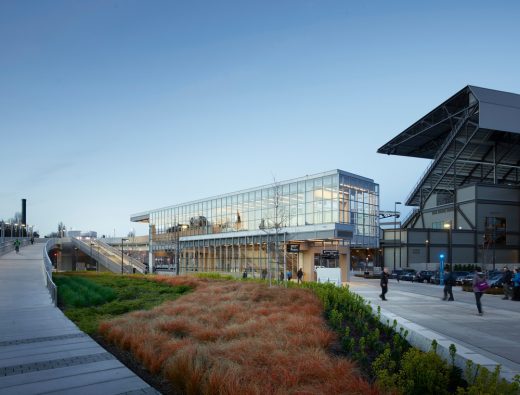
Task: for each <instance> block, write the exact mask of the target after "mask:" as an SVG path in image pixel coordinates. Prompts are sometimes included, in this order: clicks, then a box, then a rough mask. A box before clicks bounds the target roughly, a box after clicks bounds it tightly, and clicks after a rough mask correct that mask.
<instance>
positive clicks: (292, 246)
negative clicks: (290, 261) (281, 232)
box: [287, 244, 300, 252]
mask: <svg viewBox="0 0 520 395" xmlns="http://www.w3.org/2000/svg"><path fill="white" fill-rule="evenodd" d="M287 252H300V245H299V244H287Z"/></svg>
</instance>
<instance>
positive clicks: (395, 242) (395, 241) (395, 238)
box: [394, 202, 401, 270]
mask: <svg viewBox="0 0 520 395" xmlns="http://www.w3.org/2000/svg"><path fill="white" fill-rule="evenodd" d="M398 204H401V202H394V215H395V222H394V270H395V269H396V267H395V261H396V258H395V255H396V254H395V253H396V250H397V218H399V216H400V215H399V214H398V213H397V205H398ZM399 235H400V233H399ZM400 239H401V238H400V237H399V248H401V241H400ZM400 254H401V250H399V256H400ZM399 263H401V262H399ZM399 266H400V265H399Z"/></svg>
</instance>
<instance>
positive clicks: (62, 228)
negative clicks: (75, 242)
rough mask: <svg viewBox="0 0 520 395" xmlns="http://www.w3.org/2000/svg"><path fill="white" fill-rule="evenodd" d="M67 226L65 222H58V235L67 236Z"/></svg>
mask: <svg viewBox="0 0 520 395" xmlns="http://www.w3.org/2000/svg"><path fill="white" fill-rule="evenodd" d="M66 230H67V228H66V227H65V225H63V222H60V223H59V224H58V237H65V231H66Z"/></svg>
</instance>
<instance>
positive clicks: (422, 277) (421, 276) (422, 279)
mask: <svg viewBox="0 0 520 395" xmlns="http://www.w3.org/2000/svg"><path fill="white" fill-rule="evenodd" d="M434 273H435V272H434V271H433V270H421V271H420V272H419V273H417V274H416V275H415V281H417V282H419V283H429V282H430V278H431V277H432V276H433V274H434Z"/></svg>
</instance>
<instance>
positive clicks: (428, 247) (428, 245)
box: [424, 239, 430, 270]
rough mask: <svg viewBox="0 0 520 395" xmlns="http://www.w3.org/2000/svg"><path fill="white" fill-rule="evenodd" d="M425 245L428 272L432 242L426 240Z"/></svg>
mask: <svg viewBox="0 0 520 395" xmlns="http://www.w3.org/2000/svg"><path fill="white" fill-rule="evenodd" d="M424 244H425V245H426V270H428V263H430V240H428V239H426V240H425V242H424Z"/></svg>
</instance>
